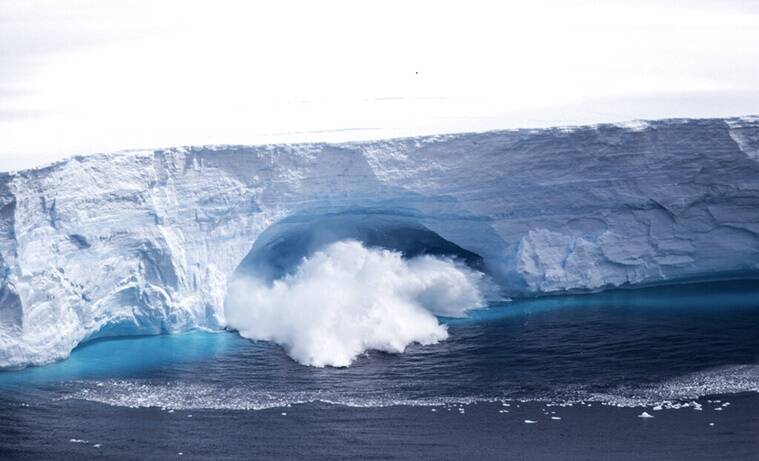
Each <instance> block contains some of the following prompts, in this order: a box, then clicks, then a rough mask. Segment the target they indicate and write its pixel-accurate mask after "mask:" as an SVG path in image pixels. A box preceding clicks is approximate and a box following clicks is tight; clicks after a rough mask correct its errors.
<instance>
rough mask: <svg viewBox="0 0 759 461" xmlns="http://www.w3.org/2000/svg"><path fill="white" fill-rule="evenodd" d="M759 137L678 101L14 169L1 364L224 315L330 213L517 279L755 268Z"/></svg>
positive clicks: (9, 184) (573, 285)
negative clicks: (541, 121) (263, 249)
mask: <svg viewBox="0 0 759 461" xmlns="http://www.w3.org/2000/svg"><path fill="white" fill-rule="evenodd" d="M757 152H759V119H757V118H740V119H739V118H736V119H728V120H721V119H711V120H665V121H656V122H638V123H634V124H626V125H600V126H592V127H578V128H556V129H546V130H517V131H501V132H488V133H479V134H456V135H446V136H433V137H423V138H408V139H396V140H387V141H374V142H360V143H347V144H301V145H269V146H210V147H191V148H175V149H165V150H156V151H141V152H122V153H115V154H104V155H94V156H87V157H74V158H71V159H68V160H66V161H63V162H59V163H56V164H53V165H50V166H48V167H45V168H40V169H34V170H27V171H20V172H14V173H8V174H0V277H2V279H1V281H2V284H1V285H0V366H16V365H25V364H30V363H35V364H36V363H45V362H49V361H51V360H55V359H58V358H61V357H65V356H66V355H67V354H68V353H69V352H70V351H71V349H72V348H73V347H75V346H76V345H77V344H78V343H79V342H81V341H82V340H85V339H89V338H94V337H98V336H107V335H123V334H136V333H139V334H146V333H148V334H149V333H162V332H176V331H182V330H185V329H188V328H194V327H208V328H219V327H221V326H223V325H225V319H224V318H223V308H222V306H223V302H224V297H225V294H226V286H227V281H228V279H229V277H230V275H231V274H233V272H234V271H235V269H236V268H237V267H238V265H239V264H240V263H241V262H242V261H243V260H245V259H246V256H249V252H250V251H251V249H252V248H253V247H254V246H255V244H256V241H257V238H258V237H259V236H261V235H262V234H263V233H264V232H266V236H267V241H269V240H272V239H273V240H276V239H277V237H278V236H277V232H279V231H278V229H280V228H282V229H292V228H293V227H292V226H289V225H288V224H287V223H291V222H308V221H309V220H317V221H319V222H322V221H324V220H325V219H329V218H330V216H353V217H354V218H355V219H356V220H357V222H358V221H360V220H361V219H362V216H369V215H373V216H383V217H384V218H383V219H385V218H386V219H389V220H391V221H397V220H403V221H404V222H406V223H409V226H411V227H414V228H420V229H424V232H427V231H430V232H431V233H432V234H433V235H434V234H436V235H437V236H439V237H440V240H441V241H444V242H450V243H451V244H452V245H453V246H455V247H457V248H461V249H463V250H464V251H466V252H469V253H471V254H473V255H476V256H477V257H481V258H482V264H484V267H485V268H486V270H487V272H488V273H489V274H490V275H491V276H492V277H493V278H494V279H495V280H496V281H497V282H499V284H500V285H501V286H502V289H503V290H504V293H505V294H506V295H510V296H519V295H529V294H535V293H545V292H562V291H565V290H595V289H601V288H605V287H613V286H620V285H628V284H642V283H662V282H672V281H677V280H682V279H687V278H693V277H728V276H734V275H735V274H741V273H742V274H748V273H754V272H755V271H757V270H759V155H758V154H757ZM342 219H344V218H342ZM348 225H350V224H348ZM355 227H356V228H362V226H360V225H356V226H355ZM364 227H365V226H364ZM301 228H302V229H305V231H304V232H307V231H308V228H309V226H307V225H306V226H301ZM290 237H291V236H290ZM290 237H288V238H290ZM343 237H356V236H350V235H348V236H343ZM247 259H251V258H250V257H248V258H247Z"/></svg>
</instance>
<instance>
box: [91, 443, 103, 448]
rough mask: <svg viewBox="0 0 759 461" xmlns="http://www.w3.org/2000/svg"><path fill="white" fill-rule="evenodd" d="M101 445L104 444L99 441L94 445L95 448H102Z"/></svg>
mask: <svg viewBox="0 0 759 461" xmlns="http://www.w3.org/2000/svg"><path fill="white" fill-rule="evenodd" d="M101 446H102V445H100V444H99V443H96V444H95V445H93V447H94V448H100V447H101Z"/></svg>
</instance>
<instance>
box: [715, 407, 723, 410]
mask: <svg viewBox="0 0 759 461" xmlns="http://www.w3.org/2000/svg"><path fill="white" fill-rule="evenodd" d="M714 411H722V407H717V408H715V409H714Z"/></svg>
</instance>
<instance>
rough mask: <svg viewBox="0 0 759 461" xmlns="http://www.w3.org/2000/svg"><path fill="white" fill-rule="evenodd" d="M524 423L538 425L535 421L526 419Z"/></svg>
mask: <svg viewBox="0 0 759 461" xmlns="http://www.w3.org/2000/svg"><path fill="white" fill-rule="evenodd" d="M524 423H525V424H535V423H537V421H533V420H531V419H525V420H524Z"/></svg>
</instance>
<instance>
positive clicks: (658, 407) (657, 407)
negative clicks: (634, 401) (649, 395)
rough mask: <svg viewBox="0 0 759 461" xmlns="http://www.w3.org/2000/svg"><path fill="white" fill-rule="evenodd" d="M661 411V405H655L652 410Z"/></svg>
mask: <svg viewBox="0 0 759 461" xmlns="http://www.w3.org/2000/svg"><path fill="white" fill-rule="evenodd" d="M661 409H662V408H661V405H656V406H655V407H654V408H653V410H654V411H661Z"/></svg>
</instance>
